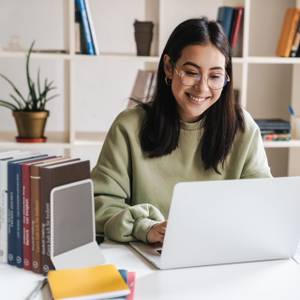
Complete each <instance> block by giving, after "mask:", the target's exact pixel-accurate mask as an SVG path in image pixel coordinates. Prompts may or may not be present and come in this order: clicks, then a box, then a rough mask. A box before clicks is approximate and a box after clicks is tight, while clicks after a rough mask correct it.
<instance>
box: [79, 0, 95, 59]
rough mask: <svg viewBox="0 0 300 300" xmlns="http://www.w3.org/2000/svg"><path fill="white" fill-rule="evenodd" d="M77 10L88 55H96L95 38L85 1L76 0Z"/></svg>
mask: <svg viewBox="0 0 300 300" xmlns="http://www.w3.org/2000/svg"><path fill="white" fill-rule="evenodd" d="M75 6H76V9H77V10H78V12H79V17H80V24H81V28H82V30H83V37H84V41H85V49H86V52H87V54H89V55H96V51H95V48H94V46H93V38H92V33H91V29H90V25H89V19H88V14H87V10H86V5H85V1H84V0H75Z"/></svg>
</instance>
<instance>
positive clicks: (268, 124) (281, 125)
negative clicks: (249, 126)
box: [255, 119, 291, 141]
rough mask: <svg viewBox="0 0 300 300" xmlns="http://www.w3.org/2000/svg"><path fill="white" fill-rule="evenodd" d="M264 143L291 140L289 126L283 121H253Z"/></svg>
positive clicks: (288, 123)
mask: <svg viewBox="0 0 300 300" xmlns="http://www.w3.org/2000/svg"><path fill="white" fill-rule="evenodd" d="M255 122H256V123H257V125H258V127H259V129H260V131H261V135H262V138H263V140H264V141H289V140H291V124H290V122H288V121H285V120H283V119H255Z"/></svg>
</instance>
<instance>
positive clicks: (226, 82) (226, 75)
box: [173, 64, 230, 91]
mask: <svg viewBox="0 0 300 300" xmlns="http://www.w3.org/2000/svg"><path fill="white" fill-rule="evenodd" d="M173 68H174V70H175V72H176V74H177V75H178V76H179V78H180V82H181V83H182V84H183V85H184V86H194V85H196V84H199V82H200V81H201V79H202V78H203V76H202V75H201V74H198V75H197V76H198V80H197V82H196V83H195V84H191V85H189V84H184V83H183V81H182V75H181V74H180V72H183V73H184V74H186V71H184V70H181V71H178V70H177V69H176V66H175V64H173ZM208 79H209V77H208V78H207V79H206V84H207V86H208V87H209V88H210V89H212V90H214V91H217V90H221V89H223V88H224V87H225V86H226V85H227V84H228V82H230V77H229V75H228V74H227V72H225V82H224V85H223V86H222V87H220V88H217V89H214V88H212V87H211V86H210V85H209V84H208Z"/></svg>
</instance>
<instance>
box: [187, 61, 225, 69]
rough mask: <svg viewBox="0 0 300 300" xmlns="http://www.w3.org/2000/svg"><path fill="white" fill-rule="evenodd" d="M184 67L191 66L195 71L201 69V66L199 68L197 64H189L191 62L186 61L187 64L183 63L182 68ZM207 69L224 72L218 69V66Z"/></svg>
mask: <svg viewBox="0 0 300 300" xmlns="http://www.w3.org/2000/svg"><path fill="white" fill-rule="evenodd" d="M186 65H191V66H193V67H195V68H197V69H201V66H199V65H197V64H195V63H193V62H191V61H187V62H185V63H184V64H183V66H186ZM209 69H210V70H224V68H222V67H218V66H216V67H212V68H209Z"/></svg>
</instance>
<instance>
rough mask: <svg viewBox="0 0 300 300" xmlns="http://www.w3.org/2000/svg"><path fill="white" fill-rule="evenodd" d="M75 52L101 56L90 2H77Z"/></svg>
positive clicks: (84, 0) (78, 0)
mask: <svg viewBox="0 0 300 300" xmlns="http://www.w3.org/2000/svg"><path fill="white" fill-rule="evenodd" d="M75 52H76V53H78V54H88V55H99V49H98V44H97V39H96V32H95V28H94V24H93V21H92V15H91V10H90V5H89V2H88V0H75Z"/></svg>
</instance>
